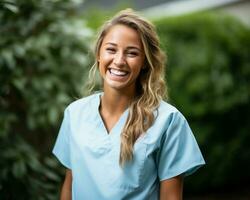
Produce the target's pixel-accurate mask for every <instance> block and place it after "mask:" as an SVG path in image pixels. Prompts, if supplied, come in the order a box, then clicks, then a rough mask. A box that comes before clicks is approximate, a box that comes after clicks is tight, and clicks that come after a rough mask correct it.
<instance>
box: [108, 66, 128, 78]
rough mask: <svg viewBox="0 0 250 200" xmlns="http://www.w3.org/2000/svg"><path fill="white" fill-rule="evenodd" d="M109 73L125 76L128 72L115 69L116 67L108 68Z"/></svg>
mask: <svg viewBox="0 0 250 200" xmlns="http://www.w3.org/2000/svg"><path fill="white" fill-rule="evenodd" d="M110 73H111V74H114V75H117V76H125V75H127V74H128V72H125V71H120V70H117V69H112V68H111V69H110Z"/></svg>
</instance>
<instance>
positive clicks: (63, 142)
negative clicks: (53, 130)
mask: <svg viewBox="0 0 250 200" xmlns="http://www.w3.org/2000/svg"><path fill="white" fill-rule="evenodd" d="M52 152H53V154H54V155H55V156H56V157H57V159H58V160H59V161H60V162H61V163H62V164H63V165H64V166H65V167H66V168H68V169H71V161H70V124H69V114H68V111H67V109H65V111H64V117H63V121H62V124H61V127H60V130H59V134H58V136H57V139H56V143H55V146H54V148H53V151H52Z"/></svg>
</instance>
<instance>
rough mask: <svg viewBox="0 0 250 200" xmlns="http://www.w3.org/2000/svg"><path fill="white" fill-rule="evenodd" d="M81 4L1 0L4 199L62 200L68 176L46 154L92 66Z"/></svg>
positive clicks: (0, 173)
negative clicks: (64, 177) (79, 9)
mask: <svg viewBox="0 0 250 200" xmlns="http://www.w3.org/2000/svg"><path fill="white" fill-rule="evenodd" d="M77 6H78V5H77V4H76V3H74V1H72V2H71V1H70V0H68V1H66V0H64V1H47V0H40V1H35V0H16V1H15V0H9V1H4V2H2V3H0V7H1V8H0V9H1V10H0V35H1V37H0V47H1V48H0V85H1V87H0V105H1V110H0V119H1V120H0V150H1V154H0V155H1V158H0V169H1V170H0V199H36V200H37V199H58V191H59V190H58V184H59V182H61V176H60V175H61V174H62V172H63V171H62V168H58V164H57V162H56V161H55V159H54V158H51V157H50V156H48V154H49V155H51V150H52V146H53V144H54V141H55V137H56V136H57V132H58V128H59V124H58V123H60V122H61V119H62V112H63V110H64V108H65V106H66V105H67V104H68V103H69V102H71V101H72V100H73V99H75V98H78V97H79V96H80V94H81V93H82V91H81V90H82V89H83V85H84V82H85V78H86V75H85V74H86V73H85V71H86V66H89V63H90V61H91V56H90V55H89V53H88V49H89V38H90V34H91V31H90V29H88V28H86V26H85V22H84V21H83V20H80V19H79V18H78V13H77V12H76V11H77V9H76V8H77ZM31 144H32V145H31Z"/></svg>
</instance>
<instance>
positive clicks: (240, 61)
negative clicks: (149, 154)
mask: <svg viewBox="0 0 250 200" xmlns="http://www.w3.org/2000/svg"><path fill="white" fill-rule="evenodd" d="M80 2H81V1H79V0H53V1H49V0H40V1H35V0H6V1H2V2H1V3H0V35H1V37H0V86H1V87H0V106H1V109H0V151H1V154H0V169H1V170H0V199H17V198H18V199H20V200H22V199H38V200H39V199H58V191H59V188H58V187H59V186H60V183H61V180H62V175H63V173H64V171H63V168H62V167H60V166H59V163H58V162H57V161H56V160H55V158H54V157H52V156H51V150H52V147H53V145H54V141H55V137H56V135H57V132H58V128H59V123H60V122H61V119H62V113H63V110H64V108H65V106H66V105H67V104H68V103H69V102H71V101H73V100H74V99H75V98H78V97H80V96H81V94H82V93H83V88H84V87H83V85H84V84H85V82H86V81H85V80H86V74H87V73H86V72H87V71H88V67H90V66H91V61H92V60H93V57H92V54H90V53H89V49H90V47H91V44H90V43H91V42H92V41H93V38H92V32H91V29H90V28H88V27H91V28H95V29H96V28H97V27H98V26H100V25H101V23H102V22H103V19H107V18H109V16H111V15H112V14H113V12H112V13H110V14H107V13H106V14H105V13H104V14H105V16H104V15H103V13H102V12H101V11H100V12H96V11H95V12H93V13H92V14H91V13H90V14H89V15H86V13H88V12H86V13H84V14H82V13H78V11H79V3H80ZM79 16H81V17H83V18H85V19H87V20H82V19H81V18H80V17H79ZM155 24H156V27H157V29H158V32H159V36H160V41H161V45H162V47H163V49H164V50H165V51H166V53H167V55H168V63H167V71H166V79H167V82H168V88H169V95H170V102H171V103H172V104H174V105H175V106H176V107H178V108H179V109H180V110H181V112H183V113H184V115H185V116H186V117H187V119H188V121H189V122H190V125H191V127H192V129H193V131H194V133H195V136H196V138H197V140H198V142H199V144H200V147H201V150H202V152H203V153H204V156H205V159H206V162H207V165H206V166H205V167H203V168H202V169H201V170H199V171H198V172H197V174H196V175H194V176H192V177H191V178H187V183H186V186H185V190H186V191H191V192H197V191H208V190H211V189H215V188H223V187H225V186H237V184H240V185H242V184H245V185H247V184H248V186H249V183H248V180H249V178H250V172H249V170H248V168H250V161H249V157H250V150H249V148H248V141H249V139H250V135H249V130H250V125H249V121H250V116H249V112H250V108H249V106H250V105H249V96H250V83H249V82H250V66H249V65H250V60H249V59H250V58H249V55H250V49H249V48H250V34H249V29H248V28H246V27H244V26H243V25H242V24H241V23H240V22H238V21H237V20H235V19H234V18H232V17H228V16H225V15H222V14H216V13H199V14H194V15H188V16H182V17H175V18H167V19H161V20H157V21H155ZM48 154H49V156H48Z"/></svg>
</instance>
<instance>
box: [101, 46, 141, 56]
mask: <svg viewBox="0 0 250 200" xmlns="http://www.w3.org/2000/svg"><path fill="white" fill-rule="evenodd" d="M106 51H107V52H108V53H111V54H115V53H116V49H114V48H107V49H106ZM125 53H126V55H128V56H129V57H135V56H137V55H138V53H137V52H135V51H129V50H128V51H126V52H125Z"/></svg>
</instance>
